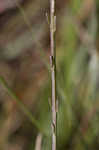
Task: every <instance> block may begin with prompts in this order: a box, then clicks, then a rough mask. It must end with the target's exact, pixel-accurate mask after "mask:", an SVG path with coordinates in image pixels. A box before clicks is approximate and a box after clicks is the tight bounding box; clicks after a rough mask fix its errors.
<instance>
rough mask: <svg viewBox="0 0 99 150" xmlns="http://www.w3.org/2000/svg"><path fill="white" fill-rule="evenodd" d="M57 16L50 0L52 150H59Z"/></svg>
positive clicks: (53, 0) (53, 4) (53, 2)
mask: <svg viewBox="0 0 99 150" xmlns="http://www.w3.org/2000/svg"><path fill="white" fill-rule="evenodd" d="M55 35H56V15H55V0H50V48H51V56H50V59H51V82H52V87H51V88H52V105H51V108H52V123H51V125H52V150H56V149H57V108H56V45H55Z"/></svg>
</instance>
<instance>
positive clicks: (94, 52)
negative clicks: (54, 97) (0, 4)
mask: <svg viewBox="0 0 99 150" xmlns="http://www.w3.org/2000/svg"><path fill="white" fill-rule="evenodd" d="M5 1H6V0H5ZM10 3H11V0H10V1H9V5H10ZM56 3H57V5H56V6H57V37H56V51H57V94H58V106H59V108H58V118H57V120H58V121H57V130H58V133H57V138H58V142H57V145H58V147H57V150H66V149H68V150H83V149H85V150H89V149H91V150H93V149H94V150H97V149H98V148H99V140H98V138H99V119H98V109H99V102H98V99H99V95H98V90H99V68H98V67H99V66H98V64H99V54H98V53H99V50H98V48H99V44H98V42H99V37H98V32H99V31H98V29H99V21H98V18H99V14H98V11H99V2H98V0H97V1H94V0H70V1H69V0H66V1H65V0H62V1H59V0H57V2H56ZM12 13H13V14H12ZM0 19H1V21H0V26H1V28H0V75H2V76H3V77H4V78H5V80H6V81H7V83H8V85H9V87H11V89H12V90H13V92H15V94H16V96H18V97H19V99H20V100H22V103H24V104H25V106H26V107H27V108H26V109H27V110H28V111H31V113H32V115H33V119H34V125H33V124H32V123H33V122H32V123H31V119H30V120H29V118H28V117H26V116H25V115H24V114H25V112H24V110H23V109H21V106H20V107H19V106H18V105H17V103H16V101H13V100H14V99H13V97H11V95H10V96H8V94H7V91H6V90H5V88H3V86H2V85H0V108H1V109H0V149H1V150H23V149H24V150H25V149H26V150H50V149H51V126H50V124H51V107H50V105H51V81H50V70H49V67H50V65H49V56H50V45H49V23H48V20H49V2H48V1H46V0H42V1H40V0H24V1H23V3H22V4H21V5H19V4H18V8H16V9H15V8H13V9H12V8H11V7H9V9H7V10H5V11H3V12H2V14H1V16H0ZM22 110H23V111H22ZM35 119H36V120H35ZM37 124H38V125H39V127H40V128H38V127H37V126H36V125H37ZM39 129H41V130H40V131H41V132H40V131H39ZM43 131H44V132H43ZM38 147H39V148H38Z"/></svg>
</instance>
